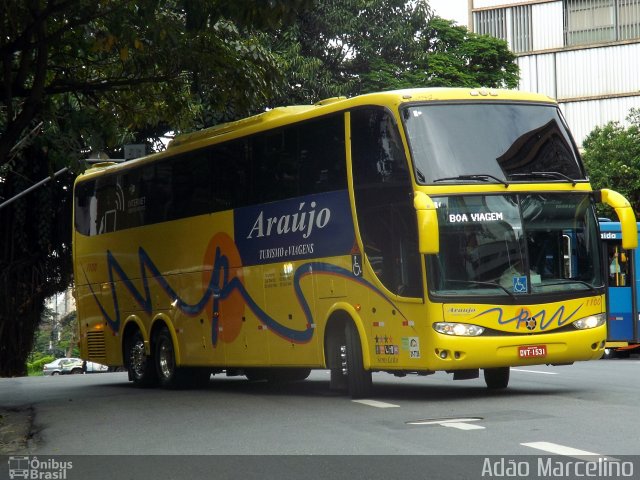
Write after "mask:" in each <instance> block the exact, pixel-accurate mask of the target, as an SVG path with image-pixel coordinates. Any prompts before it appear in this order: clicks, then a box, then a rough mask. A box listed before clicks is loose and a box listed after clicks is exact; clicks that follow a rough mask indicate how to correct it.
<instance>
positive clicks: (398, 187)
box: [351, 108, 422, 297]
mask: <svg viewBox="0 0 640 480" xmlns="http://www.w3.org/2000/svg"><path fill="white" fill-rule="evenodd" d="M351 155H352V162H353V182H354V193H355V199H356V210H357V215H358V225H359V227H360V234H361V236H362V241H363V245H364V250H365V254H366V256H367V259H368V261H369V264H370V265H371V267H372V268H373V270H374V272H375V274H376V275H377V277H378V278H379V279H380V281H381V282H382V283H383V285H385V287H387V288H388V289H389V290H390V291H391V292H393V293H396V294H398V295H403V296H415V297H418V296H421V295H422V293H421V292H422V289H421V283H422V282H421V270H420V255H419V253H418V245H417V243H418V235H417V227H416V213H415V209H414V208H413V203H412V199H413V197H412V189H411V180H410V176H409V171H408V169H407V161H406V158H405V155H404V149H403V147H402V142H401V139H400V135H399V133H398V129H397V126H396V124H395V122H394V120H393V117H392V116H391V115H389V114H388V113H387V112H386V111H385V110H383V109H373V108H371V109H369V108H368V109H362V110H356V111H354V112H352V113H351Z"/></svg>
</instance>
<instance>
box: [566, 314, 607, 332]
mask: <svg viewBox="0 0 640 480" xmlns="http://www.w3.org/2000/svg"><path fill="white" fill-rule="evenodd" d="M606 321H607V315H606V314H604V313H598V314H597V315H589V316H588V317H584V318H581V319H580V320H576V321H575V322H573V326H574V327H576V328H577V329H578V330H586V329H588V328H596V327H599V326H600V325H604V323H605V322H606Z"/></svg>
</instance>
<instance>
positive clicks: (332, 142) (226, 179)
mask: <svg viewBox="0 0 640 480" xmlns="http://www.w3.org/2000/svg"><path fill="white" fill-rule="evenodd" d="M346 188H347V176H346V156H345V146H344V115H343V114H337V115H332V116H329V117H325V118H321V119H317V120H313V121H309V122H305V123H303V124H295V125H291V126H287V127H283V128H280V129H277V130H273V131H268V132H263V133H260V134H257V135H254V136H252V137H249V138H244V139H239V140H233V141H230V142H225V143H222V144H218V145H213V146H211V147H207V148H205V149H201V150H197V151H193V152H189V153H187V154H183V155H179V156H176V157H172V158H167V159H163V160H158V161H156V162H152V163H147V164H145V165H140V166H138V167H132V168H130V169H128V170H125V171H123V172H120V173H118V174H112V175H105V176H103V177H100V178H99V179H97V180H95V181H90V182H86V183H81V184H79V185H78V186H77V189H76V219H75V221H76V228H77V230H78V232H80V233H83V234H85V235H96V234H101V233H108V232H113V231H116V230H122V229H125V228H133V227H139V226H142V225H149V224H154V223H160V222H164V221H169V220H176V219H180V218H186V217H191V216H196V215H203V214H207V213H213V212H218V211H223V210H229V209H233V208H236V207H241V206H246V205H251V204H255V203H262V202H270V201H277V200H284V199H287V198H292V197H297V196H302V195H309V194H312V193H322V192H328V191H332V190H341V189H346Z"/></svg>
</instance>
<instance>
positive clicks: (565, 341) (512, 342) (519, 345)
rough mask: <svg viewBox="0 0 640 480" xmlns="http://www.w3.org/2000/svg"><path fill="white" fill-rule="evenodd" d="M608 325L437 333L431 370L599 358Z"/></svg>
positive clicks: (428, 358)
mask: <svg viewBox="0 0 640 480" xmlns="http://www.w3.org/2000/svg"><path fill="white" fill-rule="evenodd" d="M606 337H607V327H606V325H601V326H599V327H596V328H591V329H587V330H575V331H563V332H558V333H553V332H550V333H543V334H536V335H513V336H511V335H505V336H480V337H461V336H450V335H444V334H437V335H436V337H435V342H434V344H433V347H432V348H431V349H430V351H429V352H428V355H427V356H426V357H427V361H428V363H429V369H430V370H460V369H470V368H493V367H508V366H522V365H540V364H569V363H573V362H577V361H582V360H596V359H598V358H600V357H602V355H603V353H604V347H605V340H606Z"/></svg>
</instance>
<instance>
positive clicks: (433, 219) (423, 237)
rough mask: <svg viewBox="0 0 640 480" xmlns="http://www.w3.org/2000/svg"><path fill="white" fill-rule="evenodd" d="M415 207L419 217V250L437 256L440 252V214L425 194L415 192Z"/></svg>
mask: <svg viewBox="0 0 640 480" xmlns="http://www.w3.org/2000/svg"><path fill="white" fill-rule="evenodd" d="M413 206H414V207H415V209H416V214H417V216H418V250H419V251H420V253H422V254H436V253H438V252H439V251H440V233H439V231H438V212H437V210H436V206H435V204H434V203H433V200H431V198H429V195H427V194H426V193H423V192H415V194H414V197H413Z"/></svg>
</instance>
